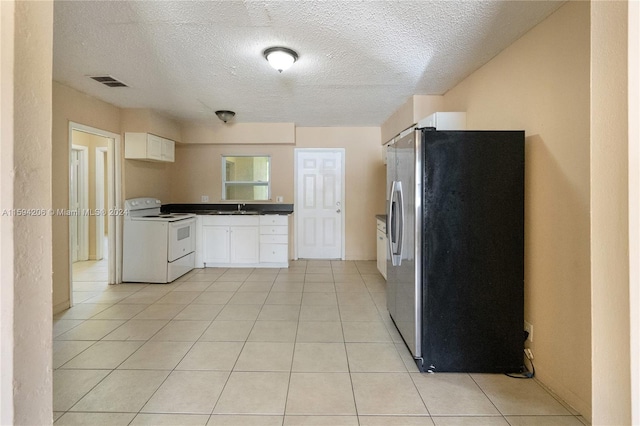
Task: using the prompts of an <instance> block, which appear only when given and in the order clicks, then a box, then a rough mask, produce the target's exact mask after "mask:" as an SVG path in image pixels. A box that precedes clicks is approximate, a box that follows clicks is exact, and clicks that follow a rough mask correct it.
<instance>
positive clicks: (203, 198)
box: [200, 195, 209, 203]
mask: <svg viewBox="0 0 640 426" xmlns="http://www.w3.org/2000/svg"><path fill="white" fill-rule="evenodd" d="M200 201H201V202H203V203H208V202H209V196H208V195H203V196H202V197H200Z"/></svg>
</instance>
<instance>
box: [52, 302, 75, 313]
mask: <svg viewBox="0 0 640 426" xmlns="http://www.w3.org/2000/svg"><path fill="white" fill-rule="evenodd" d="M70 307H71V301H70V300H67V301H64V302H62V303H58V304H57V305H55V306H54V307H53V315H55V314H59V313H60V312H62V311H64V310H67V309H69V308H70Z"/></svg>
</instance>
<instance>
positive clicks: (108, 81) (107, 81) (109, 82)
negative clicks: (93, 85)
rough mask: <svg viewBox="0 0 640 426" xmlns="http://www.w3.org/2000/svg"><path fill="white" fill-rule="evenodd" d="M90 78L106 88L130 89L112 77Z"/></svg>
mask: <svg viewBox="0 0 640 426" xmlns="http://www.w3.org/2000/svg"><path fill="white" fill-rule="evenodd" d="M89 78H92V79H94V80H95V81H97V82H98V83H102V84H104V85H105V86H109V87H129V86H127V85H126V84H124V83H123V82H121V81H118V80H116V79H115V78H113V77H111V76H110V75H99V76H89Z"/></svg>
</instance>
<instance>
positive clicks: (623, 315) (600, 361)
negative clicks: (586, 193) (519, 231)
mask: <svg viewBox="0 0 640 426" xmlns="http://www.w3.org/2000/svg"><path fill="white" fill-rule="evenodd" d="M627 8H628V4H627V2H592V3H591V83H592V84H591V182H592V184H591V282H592V290H591V291H592V298H591V300H592V324H593V325H592V333H593V345H592V352H591V355H592V360H593V361H592V362H593V374H592V377H593V385H592V387H593V424H596V425H604V424H608V425H630V424H632V423H631V398H630V397H631V395H630V389H631V381H630V371H631V363H632V362H633V363H634V364H635V363H637V362H638V356H640V354H638V353H631V352H630V346H629V336H630V329H629V326H630V324H629V251H628V248H629V245H628V243H629V238H628V237H629V227H628V223H629V216H628V200H629V192H628V186H627V183H628V176H629V175H628V170H627V165H628V146H629V144H628V133H627V132H628V129H629V126H628V122H627V117H628V115H627V114H628V104H627V102H628V100H627V16H628V15H627V14H628V10H627ZM634 25H638V22H635V23H634ZM633 119H634V120H635V121H637V120H638V117H637V116H636V117H633ZM636 142H637V141H636ZM636 261H637V259H636ZM635 326H636V327H637V326H638V324H635ZM630 355H631V356H632V357H633V359H631V358H630ZM605 366H606V374H603V370H605V368H603V367H605Z"/></svg>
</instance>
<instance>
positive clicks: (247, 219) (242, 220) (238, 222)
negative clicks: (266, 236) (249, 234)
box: [229, 216, 260, 226]
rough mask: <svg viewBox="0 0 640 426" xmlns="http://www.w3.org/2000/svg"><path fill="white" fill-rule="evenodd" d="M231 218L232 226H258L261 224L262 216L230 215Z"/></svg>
mask: <svg viewBox="0 0 640 426" xmlns="http://www.w3.org/2000/svg"><path fill="white" fill-rule="evenodd" d="M229 218H230V219H231V223H230V225H231V226H258V225H260V218H258V217H257V216H253V217H251V216H229Z"/></svg>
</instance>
